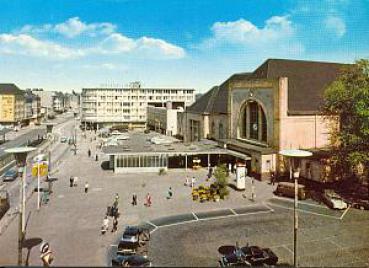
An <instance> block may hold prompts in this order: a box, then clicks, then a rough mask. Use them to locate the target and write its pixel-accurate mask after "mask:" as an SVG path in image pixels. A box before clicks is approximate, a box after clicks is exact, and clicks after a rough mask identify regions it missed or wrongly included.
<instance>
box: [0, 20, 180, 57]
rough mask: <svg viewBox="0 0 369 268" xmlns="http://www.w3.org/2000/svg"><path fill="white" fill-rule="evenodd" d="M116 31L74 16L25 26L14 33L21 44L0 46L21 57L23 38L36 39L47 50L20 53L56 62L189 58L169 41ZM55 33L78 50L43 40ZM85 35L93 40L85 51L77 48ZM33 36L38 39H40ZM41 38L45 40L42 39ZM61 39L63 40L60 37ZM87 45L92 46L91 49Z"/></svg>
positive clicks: (27, 46) (107, 26)
mask: <svg viewBox="0 0 369 268" xmlns="http://www.w3.org/2000/svg"><path fill="white" fill-rule="evenodd" d="M116 28H117V27H116V26H115V25H114V24H112V23H108V22H104V23H90V24H87V23H85V22H83V21H81V20H80V19H79V18H78V17H73V18H70V19H68V20H67V21H65V22H63V23H59V24H54V25H53V24H44V25H41V26H33V25H25V26H24V27H22V28H21V30H20V31H18V32H14V33H13V34H12V36H13V37H18V41H13V44H12V48H11V49H10V50H9V49H8V48H5V47H4V46H3V44H0V51H2V52H3V53H4V52H6V51H11V53H12V54H17V48H19V49H20V48H21V47H20V45H17V46H16V45H15V44H16V43H17V42H19V39H22V38H21V37H26V36H27V37H28V38H29V39H32V42H31V43H35V42H36V41H37V42H38V44H39V45H38V47H41V44H42V46H43V51H38V52H37V51H36V48H33V49H32V53H25V52H24V51H23V52H22V51H21V50H19V51H18V54H23V55H32V56H47V55H49V54H50V58H53V59H54V58H58V59H68V58H72V57H78V56H87V55H132V56H135V57H140V58H142V57H144V58H148V59H179V58H183V57H184V56H185V51H184V49H183V48H181V47H179V46H176V45H174V44H171V43H168V42H166V41H165V40H162V39H157V38H152V37H146V36H143V37H139V38H137V39H134V38H130V37H127V36H125V35H123V34H122V33H119V32H117V31H116ZM55 33H57V34H60V35H61V36H62V37H66V38H67V39H68V40H64V42H63V43H64V44H66V43H68V44H75V45H74V46H75V47H77V48H76V49H75V48H71V47H65V45H63V46H62V45H59V44H57V43H53V42H49V41H41V40H43V39H46V40H48V39H49V40H50V39H52V37H53V35H52V34H54V35H55ZM50 34H51V35H50ZM82 34H84V35H87V36H89V37H90V38H91V42H83V44H84V45H85V46H84V47H83V48H82V47H81V45H78V44H77V45H76V42H78V39H77V38H78V37H79V36H80V35H82ZM33 36H38V38H36V37H33ZM41 37H42V39H40V38H41ZM57 40H60V38H59V39H57ZM59 42H60V41H59ZM86 44H87V45H88V46H87V47H86ZM22 46H23V47H25V48H26V51H28V52H29V51H30V44H25V43H24V44H22ZM45 46H48V47H49V49H45ZM51 49H54V50H59V51H60V52H59V53H56V56H55V55H51V53H48V52H45V51H50V50H51ZM63 55H69V56H63Z"/></svg>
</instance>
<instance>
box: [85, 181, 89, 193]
mask: <svg viewBox="0 0 369 268" xmlns="http://www.w3.org/2000/svg"><path fill="white" fill-rule="evenodd" d="M88 187H89V185H88V182H87V181H86V182H85V193H86V194H87V192H88Z"/></svg>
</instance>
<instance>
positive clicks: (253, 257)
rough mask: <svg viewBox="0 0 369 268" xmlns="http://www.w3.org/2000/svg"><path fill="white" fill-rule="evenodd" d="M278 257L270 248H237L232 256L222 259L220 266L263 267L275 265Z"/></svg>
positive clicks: (228, 255) (247, 246)
mask: <svg viewBox="0 0 369 268" xmlns="http://www.w3.org/2000/svg"><path fill="white" fill-rule="evenodd" d="M277 262H278V257H277V255H275V253H274V252H273V251H272V250H271V249H269V248H260V247H258V246H249V245H246V246H245V247H242V248H240V247H235V249H234V251H233V252H232V253H230V254H227V255H225V256H223V257H222V258H221V259H220V265H221V266H222V267H225V266H263V265H275V264H277Z"/></svg>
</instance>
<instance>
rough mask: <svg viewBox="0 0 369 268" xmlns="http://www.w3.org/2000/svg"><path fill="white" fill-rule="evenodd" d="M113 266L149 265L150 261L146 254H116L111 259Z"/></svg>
mask: <svg viewBox="0 0 369 268" xmlns="http://www.w3.org/2000/svg"><path fill="white" fill-rule="evenodd" d="M111 265H112V266H113V267H151V261H150V260H149V259H148V258H147V257H146V256H140V255H117V256H116V257H115V258H114V259H112V260H111Z"/></svg>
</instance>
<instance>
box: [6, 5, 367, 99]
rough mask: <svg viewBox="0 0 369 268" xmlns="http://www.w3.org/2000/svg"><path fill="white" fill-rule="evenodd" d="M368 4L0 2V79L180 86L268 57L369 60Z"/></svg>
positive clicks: (25, 84) (214, 80) (66, 86)
mask: <svg viewBox="0 0 369 268" xmlns="http://www.w3.org/2000/svg"><path fill="white" fill-rule="evenodd" d="M368 25H369V0H283V1H281V0H94V1H93V0H81V1H74V0H64V1H62V0H48V1H43V0H24V1H21V0H0V83H15V84H16V85H17V86H18V87H20V88H23V89H25V88H44V89H46V90H60V91H64V92H70V91H72V90H76V91H80V90H81V88H83V87H100V86H124V85H127V84H128V83H130V82H132V81H140V82H141V84H142V86H144V87H177V88H181V87H189V88H195V89H196V91H197V92H200V93H204V92H206V91H207V90H209V89H210V88H211V87H212V86H214V85H219V84H220V83H222V82H223V81H225V80H226V79H227V78H228V77H229V76H231V75H232V74H233V73H238V72H248V71H253V70H254V69H256V68H257V67H258V66H259V65H260V64H262V63H263V62H264V61H265V60H266V59H268V58H286V59H301V60H315V61H329V62H343V63H353V62H354V61H355V60H358V59H360V58H369V27H368Z"/></svg>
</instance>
